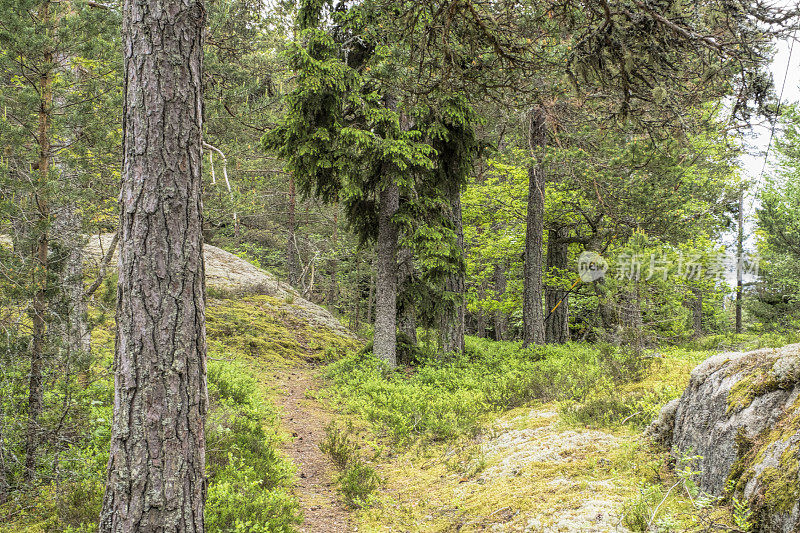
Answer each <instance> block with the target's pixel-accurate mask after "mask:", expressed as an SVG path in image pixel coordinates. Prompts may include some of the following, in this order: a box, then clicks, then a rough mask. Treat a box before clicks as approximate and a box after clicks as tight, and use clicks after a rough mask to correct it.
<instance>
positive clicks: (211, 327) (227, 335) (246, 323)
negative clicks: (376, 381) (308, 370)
mask: <svg viewBox="0 0 800 533" xmlns="http://www.w3.org/2000/svg"><path fill="white" fill-rule="evenodd" d="M206 330H207V333H208V339H209V348H210V349H211V352H212V356H214V357H217V356H219V357H223V358H224V357H225V354H226V353H228V354H230V353H231V352H233V353H235V354H236V355H239V356H245V357H247V358H251V359H258V360H260V361H263V362H269V363H271V364H274V365H276V366H286V365H292V364H296V363H298V362H306V361H311V360H317V361H322V360H334V359H338V358H340V357H342V356H344V355H345V354H346V353H347V352H348V351H350V350H352V349H355V348H356V347H357V346H358V341H356V340H354V339H351V338H347V337H343V336H342V335H340V334H338V333H336V332H333V331H331V330H329V329H327V328H324V327H319V326H312V325H311V324H309V322H308V321H307V320H305V319H304V318H302V317H300V316H298V314H297V312H296V310H295V309H293V308H292V307H291V305H289V304H286V303H285V302H283V301H281V300H279V299H277V298H273V297H271V296H250V297H247V298H242V299H238V300H211V301H210V302H209V306H208V308H207V309H206Z"/></svg>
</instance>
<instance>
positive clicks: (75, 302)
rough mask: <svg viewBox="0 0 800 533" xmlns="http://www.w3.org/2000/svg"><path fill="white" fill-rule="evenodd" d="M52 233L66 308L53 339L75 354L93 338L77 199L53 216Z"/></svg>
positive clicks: (63, 348)
mask: <svg viewBox="0 0 800 533" xmlns="http://www.w3.org/2000/svg"><path fill="white" fill-rule="evenodd" d="M65 186H73V187H74V186H75V181H74V180H70V181H69V183H65ZM73 190H74V189H73ZM53 233H54V235H57V237H56V238H55V239H54V240H55V243H56V244H55V246H54V247H55V248H56V249H57V250H58V257H59V261H58V263H59V265H58V266H59V269H58V282H59V289H60V293H59V295H60V298H61V301H62V304H63V305H61V306H60V307H61V308H62V309H64V311H62V312H63V313H64V314H63V317H62V318H61V320H60V321H59V322H58V323H57V324H53V325H51V329H52V330H53V331H52V333H51V335H50V336H51V337H56V336H57V337H59V338H58V339H53V340H54V341H56V342H59V341H60V342H61V345H62V350H63V351H64V352H65V353H66V354H67V355H68V356H75V355H77V354H80V353H87V352H88V351H89V350H90V347H91V346H90V345H91V342H90V341H91V338H90V332H89V325H88V324H87V320H86V314H87V310H88V309H87V305H86V299H85V298H84V288H83V248H84V246H85V244H86V239H85V238H84V237H83V236H82V234H81V220H80V214H79V213H78V211H77V206H76V205H75V202H74V201H67V202H66V203H64V204H62V205H60V206H58V208H57V212H56V213H55V215H54V217H53ZM54 326H57V327H54Z"/></svg>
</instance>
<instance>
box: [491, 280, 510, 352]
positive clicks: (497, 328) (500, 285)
mask: <svg viewBox="0 0 800 533" xmlns="http://www.w3.org/2000/svg"><path fill="white" fill-rule="evenodd" d="M505 292H506V267H505V265H495V267H494V293H495V295H496V296H495V299H496V300H497V301H498V302H499V301H500V300H501V299H502V296H503V294H505ZM507 332H508V319H507V318H506V316H505V315H504V314H503V312H502V311H501V310H500V309H497V310H496V311H495V312H494V340H496V341H504V340H506V337H507Z"/></svg>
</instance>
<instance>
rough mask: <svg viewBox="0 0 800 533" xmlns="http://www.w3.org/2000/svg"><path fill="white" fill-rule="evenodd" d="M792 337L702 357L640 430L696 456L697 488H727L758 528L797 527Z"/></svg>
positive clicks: (798, 378)
mask: <svg viewBox="0 0 800 533" xmlns="http://www.w3.org/2000/svg"><path fill="white" fill-rule="evenodd" d="M798 396H800V344H794V345H789V346H784V347H783V348H777V349H762V350H756V351H753V352H747V353H739V352H736V353H723V354H719V355H716V356H713V357H710V358H709V359H707V360H706V361H704V362H703V363H701V364H700V365H699V366H697V367H696V368H695V369H694V370H693V371H692V374H691V378H690V381H689V385H688V386H687V388H686V390H685V391H684V393H683V396H682V397H681V398H680V399H678V400H677V401H673V402H670V403H669V404H668V405H666V406H665V407H664V409H663V410H662V412H661V415H660V416H659V417H658V419H657V420H656V421H654V422H653V424H651V426H650V427H649V428H648V429H647V432H646V434H647V435H648V436H649V437H650V438H651V439H652V440H654V441H656V442H659V443H661V444H664V445H667V446H670V447H672V448H673V449H674V450H675V451H676V453H678V454H691V455H699V456H701V457H702V459H699V460H698V464H696V465H695V466H696V467H697V469H698V470H699V471H700V472H701V473H700V474H699V475H698V477H697V480H696V481H697V482H698V485H699V486H700V488H701V489H702V490H704V491H706V492H708V493H710V494H713V495H717V496H720V495H723V494H724V493H725V490H726V489H727V488H730V487H734V490H735V492H736V493H737V494H738V496H739V497H744V498H746V499H747V501H748V502H749V504H750V506H751V508H752V509H753V510H754V511H755V514H756V516H757V518H758V526H757V527H758V530H759V531H763V532H787V533H788V532H794V531H800V471H799V470H798V460H799V459H800V401H798Z"/></svg>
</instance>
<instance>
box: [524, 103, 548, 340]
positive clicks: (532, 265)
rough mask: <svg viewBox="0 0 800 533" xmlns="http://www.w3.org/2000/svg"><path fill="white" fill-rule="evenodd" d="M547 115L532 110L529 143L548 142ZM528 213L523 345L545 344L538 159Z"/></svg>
mask: <svg viewBox="0 0 800 533" xmlns="http://www.w3.org/2000/svg"><path fill="white" fill-rule="evenodd" d="M545 127H546V126H545V117H544V112H543V110H542V109H541V108H536V109H535V110H534V111H533V112H532V113H531V122H530V146H531V151H532V152H534V151H535V150H536V149H537V148H541V147H543V146H544V145H545V141H546V138H547V137H546V130H545ZM528 181H529V185H528V214H527V217H526V231H525V265H524V278H523V294H522V324H523V325H522V328H523V341H522V344H523V346H528V345H530V344H543V343H544V313H543V311H542V240H543V237H544V187H545V181H544V169H543V168H542V167H541V165H539V163H538V162H536V161H534V162H533V163H531V167H530V168H529V169H528Z"/></svg>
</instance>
